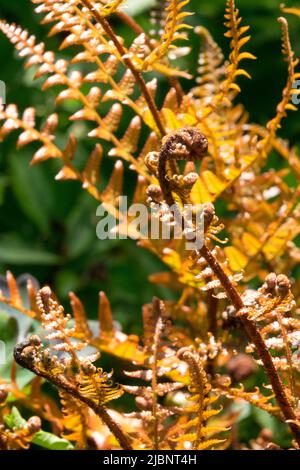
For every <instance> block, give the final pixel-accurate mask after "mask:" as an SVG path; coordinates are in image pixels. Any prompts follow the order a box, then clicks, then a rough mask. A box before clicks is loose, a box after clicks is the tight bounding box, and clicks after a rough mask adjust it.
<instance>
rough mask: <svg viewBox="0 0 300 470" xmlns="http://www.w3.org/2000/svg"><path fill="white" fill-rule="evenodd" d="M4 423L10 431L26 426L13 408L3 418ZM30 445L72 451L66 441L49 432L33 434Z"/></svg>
mask: <svg viewBox="0 0 300 470" xmlns="http://www.w3.org/2000/svg"><path fill="white" fill-rule="evenodd" d="M4 421H5V423H6V425H7V426H8V427H10V428H11V429H14V428H17V429H19V428H21V427H26V426H27V421H26V420H25V419H24V418H23V417H22V416H21V414H20V412H19V410H18V409H17V408H16V407H15V406H13V407H12V410H11V413H10V414H9V415H6V416H5V417H4ZM32 443H33V444H35V445H37V446H40V447H43V448H44V449H49V450H72V449H74V446H73V445H72V444H71V442H70V441H68V440H67V439H62V438H61V437H57V436H55V435H54V434H52V433H50V432H45V431H42V430H41V431H38V432H37V433H36V434H35V436H34V438H33V439H32Z"/></svg>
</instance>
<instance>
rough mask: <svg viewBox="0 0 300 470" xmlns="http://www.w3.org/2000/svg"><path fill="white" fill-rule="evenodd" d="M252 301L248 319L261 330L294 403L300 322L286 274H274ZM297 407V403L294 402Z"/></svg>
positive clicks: (269, 276) (297, 371)
mask: <svg viewBox="0 0 300 470" xmlns="http://www.w3.org/2000/svg"><path fill="white" fill-rule="evenodd" d="M250 299H251V296H249V302H251V304H252V305H251V307H250V309H249V314H248V315H249V318H250V319H251V320H252V321H255V323H256V324H257V326H258V328H259V329H260V332H261V335H262V338H263V340H264V341H265V344H266V347H267V348H268V350H269V351H271V353H272V357H273V361H274V363H275V365H276V368H277V370H278V371H279V372H280V373H281V376H282V378H283V380H284V381H285V384H286V389H287V391H288V393H289V397H290V400H291V402H293V401H295V400H296V398H295V397H296V388H295V387H296V386H295V383H296V374H297V373H299V362H298V361H297V360H294V352H295V351H296V350H297V347H298V345H299V341H300V334H299V329H300V320H299V319H298V318H297V317H296V316H294V315H293V313H292V311H293V308H294V307H295V300H294V297H293V295H292V292H291V283H290V281H289V279H288V278H287V277H286V276H285V275H283V274H280V275H278V276H276V274H275V273H271V274H269V275H268V276H267V278H266V281H265V284H264V285H263V286H262V287H261V289H260V290H259V291H258V294H257V296H256V297H254V298H253V299H252V301H251V300H250ZM294 406H295V407H297V406H298V404H297V403H294Z"/></svg>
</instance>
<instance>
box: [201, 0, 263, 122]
mask: <svg viewBox="0 0 300 470" xmlns="http://www.w3.org/2000/svg"><path fill="white" fill-rule="evenodd" d="M225 20H226V22H225V26H226V27H227V28H228V31H227V32H226V33H225V36H226V37H228V38H230V40H231V41H230V48H231V53H230V56H229V64H228V65H227V66H226V69H225V79H224V80H223V82H222V83H221V85H220V90H221V91H220V93H218V94H217V95H216V96H215V97H212V98H211V103H208V105H207V107H206V108H205V109H204V110H203V111H199V112H198V117H199V120H200V121H201V119H203V118H205V117H207V116H208V115H209V114H210V113H211V112H212V111H213V110H214V109H215V108H216V107H217V106H219V105H220V104H222V103H224V104H225V105H230V104H231V101H232V96H231V94H232V93H233V95H235V94H236V93H239V92H240V91H241V89H240V87H239V86H238V85H237V83H236V78H237V77H239V76H241V75H243V76H246V77H247V78H250V75H249V74H248V72H246V70H244V69H243V68H241V67H240V63H241V61H243V60H244V59H256V57H255V56H254V55H253V54H251V53H249V52H243V51H242V48H243V47H244V46H245V45H246V44H247V43H248V42H249V40H250V36H245V33H246V32H247V31H248V29H249V27H248V26H241V21H242V18H241V17H240V16H239V10H238V9H237V8H236V6H235V1H234V0H227V4H226V14H225Z"/></svg>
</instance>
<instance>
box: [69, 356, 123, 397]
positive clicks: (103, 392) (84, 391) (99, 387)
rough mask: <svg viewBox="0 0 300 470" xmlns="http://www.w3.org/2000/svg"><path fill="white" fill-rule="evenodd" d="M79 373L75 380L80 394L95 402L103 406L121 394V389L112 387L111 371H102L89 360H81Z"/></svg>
mask: <svg viewBox="0 0 300 470" xmlns="http://www.w3.org/2000/svg"><path fill="white" fill-rule="evenodd" d="M80 366H81V368H80V373H79V374H78V376H77V378H76V380H77V384H78V387H79V390H80V393H81V395H82V396H84V397H86V398H89V399H90V400H92V401H93V402H94V403H95V404H97V405H100V406H103V405H105V404H106V403H108V402H109V401H111V400H116V399H117V398H119V397H120V396H122V395H123V393H124V392H123V390H122V389H121V388H119V387H114V386H113V382H112V380H111V377H112V375H113V372H110V373H107V372H103V370H102V369H100V368H96V367H95V366H94V365H93V364H92V363H91V362H90V361H89V360H82V361H81V364H80Z"/></svg>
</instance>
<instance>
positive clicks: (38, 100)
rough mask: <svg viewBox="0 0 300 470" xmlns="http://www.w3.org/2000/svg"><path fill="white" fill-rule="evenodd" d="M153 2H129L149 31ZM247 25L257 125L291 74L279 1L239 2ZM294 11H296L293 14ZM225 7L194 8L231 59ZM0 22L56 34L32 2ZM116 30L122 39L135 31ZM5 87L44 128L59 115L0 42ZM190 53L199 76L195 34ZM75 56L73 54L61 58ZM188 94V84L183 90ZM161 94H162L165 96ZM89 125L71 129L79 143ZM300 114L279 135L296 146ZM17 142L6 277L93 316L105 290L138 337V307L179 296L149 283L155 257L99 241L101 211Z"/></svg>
mask: <svg viewBox="0 0 300 470" xmlns="http://www.w3.org/2000/svg"><path fill="white" fill-rule="evenodd" d="M152 3H153V2H152V0H145V1H143V0H142V1H140V0H138V1H136V0H130V2H129V4H130V6H129V7H130V12H131V13H132V14H134V15H135V16H136V20H137V21H138V22H139V23H140V24H141V25H143V27H144V28H145V29H147V30H149V28H150V24H149V5H151V4H152ZM237 3H238V6H239V8H240V10H241V12H242V16H243V17H244V23H245V24H249V25H250V26H251V35H252V42H251V43H250V46H248V49H249V51H250V52H252V53H254V54H255V55H256V56H257V57H258V60H257V61H256V62H252V61H251V62H250V61H249V62H248V63H247V65H246V68H247V70H248V71H249V72H250V73H251V75H252V76H253V80H252V81H249V80H246V79H243V78H242V79H241V83H242V90H243V92H242V94H241V100H242V102H243V103H244V104H245V106H246V107H247V109H248V110H249V113H250V116H251V119H252V120H254V121H257V122H259V123H262V124H263V123H265V122H266V121H267V120H268V119H269V118H270V117H271V116H272V115H273V113H274V109H275V107H276V103H277V102H278V100H279V99H280V96H281V90H282V87H283V85H284V82H285V79H286V68H285V67H286V66H285V64H284V62H283V60H282V56H281V53H280V50H281V45H280V27H279V24H278V23H277V21H276V18H277V17H278V16H279V15H280V11H279V5H280V1H279V0H278V1H277V0H264V1H261V0H239V1H238V2H237ZM292 5H293V6H296V5H295V3H293V2H289V3H288V6H292ZM224 6H225V1H224V0H213V1H212V0H201V1H199V0H192V1H191V7H190V10H191V11H195V12H196V14H195V15H194V16H193V17H191V18H190V22H191V23H192V24H193V25H194V26H196V25H200V24H201V25H205V26H207V27H208V28H209V30H210V31H211V32H212V34H213V36H214V38H215V39H216V40H217V41H218V42H219V44H220V45H221V46H222V48H223V49H224V52H225V54H226V53H227V52H228V41H227V39H226V38H224V36H223V35H224V31H225V28H224V25H223V23H224V19H223V14H224ZM0 17H1V18H5V19H7V20H8V21H9V22H15V23H17V24H21V25H22V26H23V27H24V28H27V29H29V30H30V31H31V32H32V33H33V34H35V35H36V36H37V37H38V39H43V40H45V38H46V34H47V31H48V30H49V26H41V25H39V19H40V17H39V16H38V15H36V14H34V6H33V5H32V3H31V2H30V0H18V1H11V0H1V5H0ZM113 21H114V27H115V28H117V30H118V33H119V34H120V35H125V37H126V35H128V34H130V32H128V30H127V29H126V28H124V26H123V25H122V24H120V23H118V22H117V20H116V19H114V20H113ZM290 25H291V33H292V38H293V45H294V47H295V49H296V52H297V53H298V54H300V41H299V39H300V36H299V35H300V22H299V21H298V20H297V19H296V18H290ZM0 41H1V42H0V44H1V48H0V67H1V68H0V79H1V80H3V81H5V82H6V84H7V95H8V96H7V101H8V102H13V103H18V106H19V108H20V109H21V110H22V109H24V108H25V107H26V106H35V107H36V108H37V115H38V118H39V119H40V120H42V119H43V116H45V115H48V114H49V113H51V112H52V110H53V101H54V91H52V90H50V91H49V92H48V93H42V91H41V85H40V82H34V81H33V80H32V74H33V72H32V71H27V72H24V69H23V60H20V59H17V56H16V53H15V52H14V49H13V47H12V46H11V45H10V44H9V43H8V41H7V40H6V38H5V37H2V36H1V37H0ZM191 41H192V52H191V53H190V55H189V56H188V57H186V58H185V59H184V60H183V67H184V68H185V69H189V70H191V71H192V72H195V70H196V63H197V56H198V52H199V40H198V37H197V36H196V35H195V34H193V32H192V31H191ZM46 43H47V45H48V47H50V48H51V47H52V46H53V47H54V48H56V47H57V44H58V38H57V37H55V38H51V39H46ZM63 55H64V56H68V55H70V51H69V50H65V51H64V52H63ZM183 85H184V87H185V88H188V87H189V86H190V85H191V84H190V83H189V82H188V81H184V83H183ZM162 88H163V87H162ZM69 112H70V109H69V108H67V107H66V108H65V110H64V109H62V113H61V122H62V126H61V129H60V135H59V138H61V140H62V141H63V140H65V130H66V127H67V115H68V113H69ZM83 126H84V124H81V123H80V124H78V123H77V124H75V125H72V130H73V131H74V132H75V133H76V134H77V135H79V136H80V135H81V134H82V133H83V132H84V127H83ZM299 127H300V121H299V113H294V114H290V116H289V119H288V121H286V124H285V126H284V129H283V130H282V135H284V136H286V137H288V138H289V139H290V140H291V142H292V143H297V142H298V141H299ZM15 139H16V135H15V134H14V135H12V136H11V137H10V138H9V139H8V140H7V141H6V142H4V143H3V144H1V146H0V165H1V175H0V217H1V230H0V273H1V274H4V273H5V271H6V270H7V269H10V270H11V271H13V273H14V274H15V275H19V274H21V273H25V272H27V273H31V274H32V275H33V276H35V277H36V278H37V279H38V280H39V282H40V283H41V284H44V283H46V282H47V283H49V284H50V285H51V286H52V287H53V288H54V290H55V291H56V292H57V294H58V296H59V297H60V298H61V300H62V301H63V302H64V303H66V301H67V294H68V291H70V290H72V291H75V292H76V293H77V294H78V295H79V297H80V298H81V299H82V300H83V302H84V303H85V304H86V306H87V310H88V312H89V316H90V317H91V318H93V317H95V316H96V312H97V299H98V295H97V293H98V291H99V290H100V289H101V290H104V291H105V292H106V294H107V295H108V297H109V299H110V301H111V304H112V307H113V310H114V313H115V316H116V319H118V321H120V322H121V323H122V325H123V326H124V328H125V329H126V330H127V331H131V332H138V331H139V328H140V321H139V320H137V319H138V318H140V314H139V313H140V310H141V306H142V304H143V303H145V302H149V300H150V299H151V297H152V295H153V294H158V295H161V296H163V297H165V298H170V296H172V295H173V294H172V293H171V292H167V291H165V290H162V289H160V288H157V287H155V286H153V285H151V284H150V283H148V282H147V278H148V276H149V275H150V274H151V273H153V272H156V271H159V270H161V268H162V266H161V264H160V262H159V261H158V260H157V259H156V258H155V257H154V256H152V255H151V254H149V253H148V252H146V251H144V250H141V249H138V248H137V247H136V246H135V243H134V242H133V241H121V242H119V241H98V240H97V238H96V234H95V229H96V223H97V219H96V216H95V212H96V206H97V204H96V202H95V201H94V200H93V199H92V198H91V197H89V196H88V195H87V194H85V193H84V192H83V191H82V190H81V188H80V186H79V184H78V183H76V182H55V181H54V176H55V174H56V173H57V171H58V169H59V167H60V163H59V162H56V161H51V162H47V163H45V164H42V165H39V166H37V167H29V161H30V158H31V155H32V148H29V149H27V148H25V149H24V150H21V151H16V150H15V141H16V140H15ZM90 149H91V143H90V142H87V141H86V140H85V141H83V142H82V143H81V144H80V146H79V151H78V159H79V164H80V162H83V161H85V159H86V156H87V153H88V151H89V150H90ZM112 165H113V161H112V160H109V159H105V163H104V167H103V180H104V181H105V180H106V179H107V178H108V176H109V174H110V172H111V169H112ZM126 181H127V187H128V191H129V192H130V187H132V183H133V181H134V175H133V174H132V172H130V171H127V172H126Z"/></svg>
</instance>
